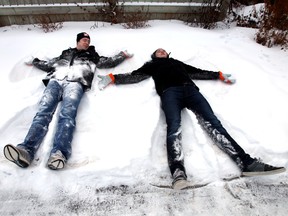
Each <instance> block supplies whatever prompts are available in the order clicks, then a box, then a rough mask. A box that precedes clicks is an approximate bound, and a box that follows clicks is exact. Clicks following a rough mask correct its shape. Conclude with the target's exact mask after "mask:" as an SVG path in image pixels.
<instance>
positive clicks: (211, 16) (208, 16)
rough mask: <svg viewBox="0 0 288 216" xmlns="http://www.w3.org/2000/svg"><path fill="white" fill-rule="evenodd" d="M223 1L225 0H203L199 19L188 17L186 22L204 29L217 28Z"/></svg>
mask: <svg viewBox="0 0 288 216" xmlns="http://www.w3.org/2000/svg"><path fill="white" fill-rule="evenodd" d="M223 3H224V0H203V3H202V6H201V7H200V10H199V18H198V20H195V19H188V20H187V22H186V23H187V24H188V25H192V26H200V27H202V28H204V29H213V28H215V27H216V26H217V24H216V23H217V22H218V21H219V18H220V16H221V8H222V5H223Z"/></svg>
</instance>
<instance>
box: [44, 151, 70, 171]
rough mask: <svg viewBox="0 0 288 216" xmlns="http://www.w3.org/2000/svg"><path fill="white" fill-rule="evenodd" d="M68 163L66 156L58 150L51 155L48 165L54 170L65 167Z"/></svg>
mask: <svg viewBox="0 0 288 216" xmlns="http://www.w3.org/2000/svg"><path fill="white" fill-rule="evenodd" d="M65 163H66V158H65V156H64V155H63V154H62V152H61V151H59V150H57V151H56V152H55V153H52V154H51V155H50V157H49V160H48V163H47V166H48V167H49V168H50V169H52V170H58V169H63V168H64V166H65Z"/></svg>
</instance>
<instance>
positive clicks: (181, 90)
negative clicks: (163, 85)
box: [161, 85, 252, 175]
mask: <svg viewBox="0 0 288 216" xmlns="http://www.w3.org/2000/svg"><path fill="white" fill-rule="evenodd" d="M161 102H162V109H163V111H164V113H165V117H166V123H167V154H168V165H169V168H170V171H171V174H172V175H173V173H174V171H175V170H176V169H177V168H179V169H181V170H183V171H185V168H184V154H183V151H182V143H181V142H182V137H181V110H182V109H184V108H188V109H189V110H191V111H192V112H193V113H194V114H195V115H196V117H197V119H198V121H199V124H200V125H201V126H202V128H203V129H204V130H205V131H206V132H207V133H208V135H209V136H210V137H211V138H212V140H213V141H214V142H215V144H216V145H217V146H218V147H219V148H221V149H222V150H223V151H224V152H226V153H227V154H228V155H229V156H230V157H231V159H232V160H233V161H234V162H235V163H236V164H237V165H238V167H239V168H240V169H241V170H242V169H243V166H244V165H245V164H247V163H250V162H252V161H251V160H252V159H251V157H250V156H249V155H248V154H246V153H245V152H244V150H243V149H242V148H241V147H240V146H239V145H238V144H237V143H236V141H235V140H234V139H233V138H232V137H231V136H230V135H229V134H228V132H227V131H226V130H225V128H224V127H223V126H222V124H221V122H220V121H219V120H218V119H217V117H216V116H215V115H214V113H213V110H212V108H211V107H210V105H209V103H208V102H207V100H206V99H205V98H204V97H203V95H202V94H201V93H200V92H199V91H198V90H197V89H196V88H195V87H193V86H192V85H183V86H177V87H170V88H168V89H166V90H165V91H164V92H163V94H162V95H161Z"/></svg>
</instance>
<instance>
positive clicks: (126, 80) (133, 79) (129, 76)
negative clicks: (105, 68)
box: [98, 70, 150, 90]
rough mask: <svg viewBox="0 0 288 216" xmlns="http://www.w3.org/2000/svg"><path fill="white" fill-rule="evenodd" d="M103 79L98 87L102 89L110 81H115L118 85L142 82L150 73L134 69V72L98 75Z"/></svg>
mask: <svg viewBox="0 0 288 216" xmlns="http://www.w3.org/2000/svg"><path fill="white" fill-rule="evenodd" d="M98 77H99V78H100V79H101V80H100V81H99V83H98V87H99V89H100V90H103V89H104V88H105V87H107V86H108V85H109V84H110V83H114V84H116V85H120V84H133V83H138V82H141V81H142V80H145V79H147V78H149V77H150V75H147V74H144V73H141V72H139V71H137V70H136V71H133V72H132V73H125V74H115V75H113V74H108V75H107V76H101V75H98Z"/></svg>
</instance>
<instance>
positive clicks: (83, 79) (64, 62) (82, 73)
mask: <svg viewBox="0 0 288 216" xmlns="http://www.w3.org/2000/svg"><path fill="white" fill-rule="evenodd" d="M125 58H126V57H125V55H124V54H123V52H120V53H119V54H117V55H115V56H113V57H104V56H99V55H98V53H97V52H96V51H95V47H94V46H90V47H89V48H88V49H87V50H77V49H76V48H69V49H67V50H64V51H63V52H62V54H61V55H60V56H58V57H55V58H53V59H51V60H49V61H43V60H39V59H38V58H35V59H34V60H33V62H32V64H33V65H34V66H35V67H37V68H38V69H40V70H43V71H46V72H47V76H46V77H45V78H44V79H43V83H44V84H45V85H47V84H48V82H49V80H50V79H52V78H55V79H57V80H64V79H66V80H67V81H71V82H80V83H81V84H82V85H83V86H84V89H85V90H86V91H87V90H89V89H90V88H91V85H92V81H93V78H94V73H95V71H96V67H97V68H112V67H115V66H117V65H118V64H120V63H121V62H123V61H124V60H125Z"/></svg>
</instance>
